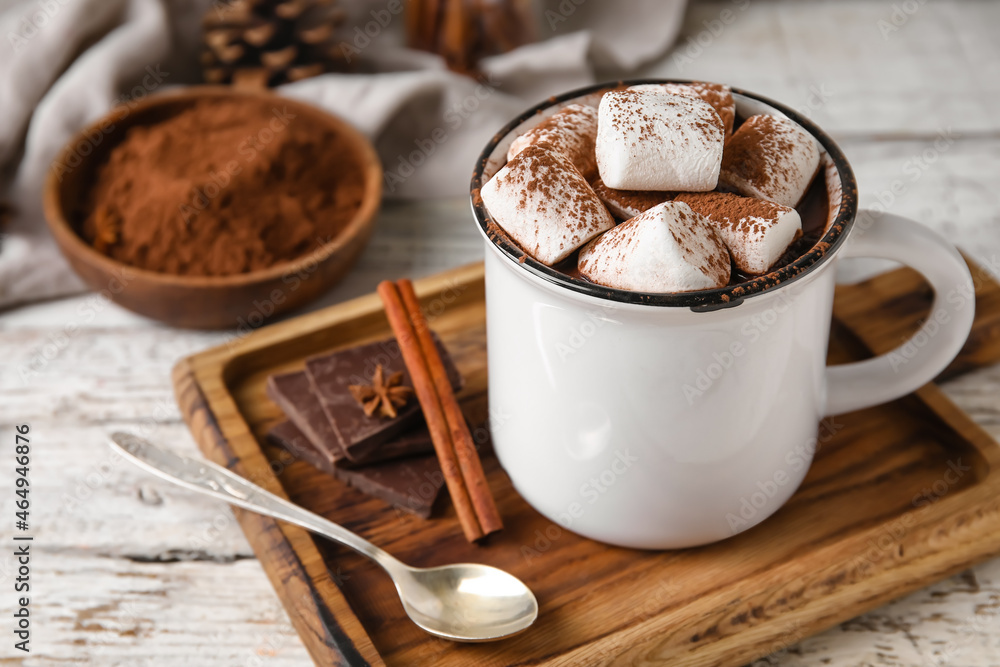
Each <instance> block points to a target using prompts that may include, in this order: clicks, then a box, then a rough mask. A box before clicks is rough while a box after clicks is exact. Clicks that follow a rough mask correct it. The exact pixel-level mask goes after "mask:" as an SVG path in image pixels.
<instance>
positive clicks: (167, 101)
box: [43, 86, 382, 329]
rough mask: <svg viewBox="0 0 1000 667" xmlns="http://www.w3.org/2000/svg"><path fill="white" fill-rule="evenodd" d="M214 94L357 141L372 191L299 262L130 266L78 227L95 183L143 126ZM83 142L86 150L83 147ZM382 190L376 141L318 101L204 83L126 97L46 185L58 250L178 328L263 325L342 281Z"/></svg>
mask: <svg viewBox="0 0 1000 667" xmlns="http://www.w3.org/2000/svg"><path fill="white" fill-rule="evenodd" d="M206 98H229V99H232V98H242V99H245V101H246V103H247V104H266V105H268V106H274V105H280V106H282V107H287V108H288V109H289V111H291V112H292V113H295V114H297V120H296V122H297V123H298V122H312V123H315V124H316V125H318V126H325V127H327V128H330V129H333V130H334V131H336V132H337V133H339V134H340V135H342V136H343V137H345V138H346V139H347V140H348V141H349V143H350V144H351V146H352V148H353V150H351V151H345V153H344V156H345V159H348V158H349V157H353V159H355V160H356V161H357V163H358V164H357V168H358V169H359V170H361V171H362V172H363V176H364V183H365V192H364V196H363V198H362V202H361V206H360V208H359V209H358V211H357V213H356V214H355V216H354V217H353V218H352V219H351V221H350V222H349V223H348V224H347V226H346V227H345V228H344V229H343V231H342V232H341V233H340V234H339V235H338V236H337V237H336V238H334V239H333V240H332V241H330V242H328V243H326V244H324V245H322V246H320V247H319V248H317V249H315V250H313V251H311V252H309V253H307V254H305V255H303V256H301V257H299V258H297V259H294V260H291V261H287V262H283V263H280V264H277V265H275V266H273V267H269V268H267V269H262V270H259V271H252V272H249V273H241V274H236V275H230V276H178V275H171V274H167V273H159V272H156V271H149V270H146V269H140V268H137V267H134V266H130V265H128V264H125V263H123V262H120V261H118V260H116V259H112V258H111V257H108V256H107V255H104V254H103V253H100V252H98V251H97V250H95V249H94V248H93V247H92V246H91V245H90V244H89V243H87V242H86V241H85V240H84V239H83V238H81V236H80V235H79V233H78V232H77V229H78V228H79V224H80V223H81V222H82V220H80V219H78V216H79V211H81V210H82V209H83V203H84V202H85V201H86V197H87V194H88V188H89V187H91V185H92V183H93V181H94V175H95V174H96V170H97V168H98V167H99V166H100V165H101V164H102V163H103V162H104V161H105V160H107V158H108V154H109V152H110V151H111V149H112V148H113V147H114V146H115V145H116V144H118V143H119V142H120V141H121V140H122V139H123V138H124V137H125V133H126V131H127V130H128V129H129V128H131V127H134V126H138V125H147V124H151V123H155V122H157V121H160V120H163V119H165V118H168V117H170V116H173V115H175V114H177V113H179V112H181V111H183V110H185V109H187V108H189V107H190V106H192V105H193V104H194V103H196V102H198V101H200V100H204V99H206ZM83 147H88V148H87V151H88V153H87V155H83ZM381 197H382V166H381V164H380V162H379V159H378V156H377V155H376V153H375V149H374V147H372V145H371V143H370V142H369V141H368V140H367V139H366V138H365V137H364V136H363V135H362V134H361V133H360V132H358V131H357V130H356V129H354V128H353V127H352V126H350V125H349V124H348V123H346V122H345V121H343V120H341V119H339V118H337V117H335V116H332V115H330V114H328V113H327V112H325V111H322V110H320V109H317V108H315V107H313V106H310V105H308V104H305V103H303V102H299V101H296V100H292V99H287V98H284V97H278V96H277V95H273V94H271V93H267V92H257V91H243V90H234V89H231V88H225V87H216V86H197V87H191V88H187V89H185V90H183V91H181V92H175V93H167V94H162V95H157V96H154V97H150V98H147V99H146V100H143V101H141V102H139V103H137V104H133V105H130V106H128V105H123V106H120V107H118V108H116V109H115V110H113V111H112V112H111V113H109V114H108V115H107V116H105V117H104V118H103V119H101V120H100V121H98V122H96V123H94V124H93V125H91V126H90V127H88V128H87V129H85V130H83V131H82V132H80V133H79V134H78V135H77V136H76V137H74V138H73V140H72V141H70V142H69V143H68V144H67V145H66V147H65V148H64V149H63V151H62V153H61V154H60V156H59V158H57V160H56V161H55V162H54V163H53V167H52V169H51V170H50V171H49V174H48V179H47V181H46V183H45V190H44V192H43V199H44V205H45V218H46V221H47V222H48V225H49V229H50V230H51V231H52V235H53V236H54V237H55V239H56V243H58V244H59V248H60V250H61V251H62V253H63V255H65V257H66V259H67V260H68V261H69V263H70V266H72V267H73V270H75V271H76V272H77V274H79V276H80V277H81V278H82V279H83V281H84V282H85V283H86V284H87V285H89V286H90V287H92V288H93V289H95V290H97V291H98V292H100V293H101V294H103V295H105V296H106V297H108V298H110V299H111V300H112V301H114V302H115V303H117V304H119V305H121V306H124V307H125V308H128V309H129V310H133V311H135V312H137V313H139V314H141V315H145V316H147V317H151V318H153V319H157V320H160V321H162V322H166V323H167V324H171V325H174V326H178V327H189V328H199V329H222V328H236V329H244V328H255V327H258V326H260V325H261V324H263V323H264V320H266V319H267V318H268V317H271V316H273V315H275V314H277V313H280V312H283V311H286V310H290V309H292V308H296V307H298V306H301V305H303V304H305V303H307V302H309V301H311V300H313V299H315V298H316V297H318V296H320V295H321V294H323V293H324V292H326V291H327V290H328V289H329V288H330V287H332V286H333V285H334V284H336V283H337V282H338V281H339V280H340V279H341V278H343V276H344V275H345V274H346V273H347V271H348V270H349V269H350V268H351V266H353V265H354V263H355V262H356V261H357V259H358V256H359V255H360V254H361V251H362V250H363V249H364V247H365V245H366V244H367V242H368V239H369V237H370V236H371V232H372V228H373V226H374V219H375V214H376V212H377V211H378V207H379V203H380V201H381Z"/></svg>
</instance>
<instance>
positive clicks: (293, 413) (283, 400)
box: [266, 371, 347, 468]
mask: <svg viewBox="0 0 1000 667" xmlns="http://www.w3.org/2000/svg"><path fill="white" fill-rule="evenodd" d="M266 391H267V395H268V397H270V399H271V400H272V401H274V402H275V403H277V405H278V407H279V408H281V411H282V412H284V413H285V416H286V417H287V418H288V420H289V421H290V422H292V423H293V424H294V425H295V426H296V427H298V430H299V431H301V432H302V433H303V434H305V436H306V437H307V438H308V439H309V440H310V441H311V442H312V444H313V445H314V446H315V448H316V450H317V451H318V452H319V453H322V454H323V455H324V456H326V458H327V459H328V460H329V466H330V467H331V468H332V466H333V464H334V463H337V462H338V461H342V460H344V459H346V458H347V455H346V453H345V452H344V447H343V445H341V444H340V438H339V437H337V434H336V432H335V431H334V430H333V425H332V424H331V423H330V419H329V417H327V416H326V411H325V410H324V409H323V404H322V403H320V401H319V398H317V396H316V394H315V393H314V392H313V389H312V383H311V382H310V381H309V376H308V375H306V372H305V371H296V372H294V373H282V374H280V375H272V376H270V377H269V378H267V387H266ZM317 467H322V466H317Z"/></svg>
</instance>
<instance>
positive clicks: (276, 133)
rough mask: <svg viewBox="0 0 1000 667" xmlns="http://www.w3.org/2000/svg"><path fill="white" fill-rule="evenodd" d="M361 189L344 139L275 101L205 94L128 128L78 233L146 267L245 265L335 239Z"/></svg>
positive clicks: (269, 262)
mask: <svg viewBox="0 0 1000 667" xmlns="http://www.w3.org/2000/svg"><path fill="white" fill-rule="evenodd" d="M364 188H365V184H364V180H363V174H362V170H361V169H360V168H359V158H358V157H357V156H356V155H354V154H353V153H352V152H351V144H350V143H349V141H348V139H347V138H346V137H344V136H341V135H339V134H338V133H336V132H334V131H333V130H331V129H326V128H323V127H320V126H318V125H317V124H316V122H314V121H312V120H311V119H310V118H305V117H303V116H300V115H297V114H294V113H292V112H290V111H288V110H287V109H284V108H282V107H281V105H280V104H278V105H273V104H271V103H261V102H258V101H251V100H246V99H242V100H222V99H206V100H202V101H200V102H198V103H197V104H195V105H194V106H192V107H191V108H189V109H186V110H184V111H182V112H180V113H177V114H176V115H174V116H171V117H169V118H166V119H165V120H162V121H160V122H158V123H156V124H152V125H148V126H136V127H133V128H131V129H129V130H128V132H127V134H126V136H125V138H124V139H123V140H122V142H121V143H120V144H118V145H117V146H115V147H114V148H113V149H112V150H111V153H110V156H109V158H108V160H107V162H105V163H104V164H102V165H101V166H100V168H99V169H98V170H97V174H96V176H95V182H94V184H93V187H92V188H91V191H90V196H89V198H88V201H87V202H86V203H85V206H84V210H83V211H82V215H81V216H80V219H82V224H81V225H80V233H81V235H82V236H83V238H84V239H85V240H86V241H88V242H89V243H91V244H92V245H93V246H94V247H95V248H96V249H97V250H99V251H100V252H103V253H105V254H107V255H109V256H110V257H113V258H114V259H117V260H119V261H122V262H125V263H126V264H130V265H132V266H136V267H140V268H143V269H148V270H151V271H158V272H162V273H171V274H176V275H185V276H224V275H233V274H239V273H246V272H249V271H255V270H258V269H263V268H267V267H270V266H273V265H275V264H278V263H280V262H284V261H288V260H291V259H294V258H296V257H299V256H301V255H303V254H305V253H307V252H309V251H311V250H314V249H316V248H318V247H320V246H321V245H323V244H325V243H327V242H329V241H331V240H333V239H334V238H335V237H336V236H337V235H338V234H340V233H341V231H343V229H344V228H345V227H346V226H347V225H348V223H349V222H350V221H351V220H352V218H353V217H354V215H355V214H356V213H357V211H358V209H359V207H360V205H361V201H362V198H363V195H364Z"/></svg>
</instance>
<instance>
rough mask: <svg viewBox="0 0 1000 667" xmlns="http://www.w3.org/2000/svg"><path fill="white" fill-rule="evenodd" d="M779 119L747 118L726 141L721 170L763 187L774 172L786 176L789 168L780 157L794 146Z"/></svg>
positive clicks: (761, 116)
mask: <svg viewBox="0 0 1000 667" xmlns="http://www.w3.org/2000/svg"><path fill="white" fill-rule="evenodd" d="M779 122H780V121H778V120H777V119H776V118H775V117H774V116H770V115H768V114H759V115H756V116H751V117H750V118H748V119H747V120H746V122H744V123H743V124H742V125H740V129H739V130H737V131H736V132H735V133H733V136H732V137H731V138H730V139H729V141H728V142H727V143H726V150H725V151H724V152H723V154H722V171H724V172H728V173H730V174H733V175H735V176H738V177H739V178H742V179H743V180H745V181H747V182H749V183H754V184H756V185H757V187H762V188H766V187H768V186H769V185H770V184H771V182H772V180H773V179H774V176H775V175H780V176H781V178H782V179H787V178H788V176H789V174H788V170H787V169H786V168H784V167H783V166H782V161H781V160H779V159H778V156H781V155H787V154H788V153H791V152H792V151H793V150H794V145H793V144H792V143H791V141H789V140H788V138H787V137H786V136H785V135H784V131H783V129H782V128H780V127H779Z"/></svg>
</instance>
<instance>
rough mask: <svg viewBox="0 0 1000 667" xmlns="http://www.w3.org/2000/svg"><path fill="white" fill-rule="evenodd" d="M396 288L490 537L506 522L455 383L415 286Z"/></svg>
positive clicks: (407, 284) (404, 282)
mask: <svg viewBox="0 0 1000 667" xmlns="http://www.w3.org/2000/svg"><path fill="white" fill-rule="evenodd" d="M396 285H397V286H398V288H399V293H400V296H402V298H403V307H404V308H406V313H407V315H408V316H409V319H410V322H412V323H413V329H414V331H415V332H416V335H417V340H418V341H419V343H420V350H421V352H423V355H424V360H425V361H426V362H427V368H428V370H429V371H430V375H431V379H432V380H433V381H434V388H435V389H436V390H437V395H438V399H439V400H440V401H441V407H442V408H443V409H444V416H445V419H446V421H447V422H448V429H449V430H450V432H451V440H452V444H453V446H454V448H455V454H456V456H457V458H458V465H459V467H460V468H461V470H462V477H463V479H464V480H465V487H466V489H467V490H468V492H469V498H470V500H471V501H472V506H473V507H474V508H475V510H476V516H477V517H478V518H479V525H480V527H482V529H483V533H485V534H486V535H489V534H490V533H494V532H496V531H498V530H501V529H502V528H503V521H501V519H500V512H499V511H498V510H497V506H496V502H495V501H494V500H493V494H492V493H490V486H489V483H488V482H487V481H486V473H485V472H483V463H482V461H480V460H479V454H478V453H477V452H476V445H475V443H474V442H473V440H472V434H471V433H469V427H468V425H467V424H466V423H465V416H464V415H463V414H462V408H460V407H459V405H458V400H457V399H456V398H455V392H454V391H452V389H451V382H450V381H449V380H448V373H447V371H445V368H444V362H443V361H442V360H441V355H440V354H438V351H437V346H435V345H434V339H433V338H431V330H430V327H429V326H428V324H427V319H426V318H425V317H424V314H423V312H422V311H421V310H420V302H419V301H418V300H417V293H416V292H415V291H414V290H413V283H412V282H410V281H409V280H400V281H398V282H397V283H396Z"/></svg>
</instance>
